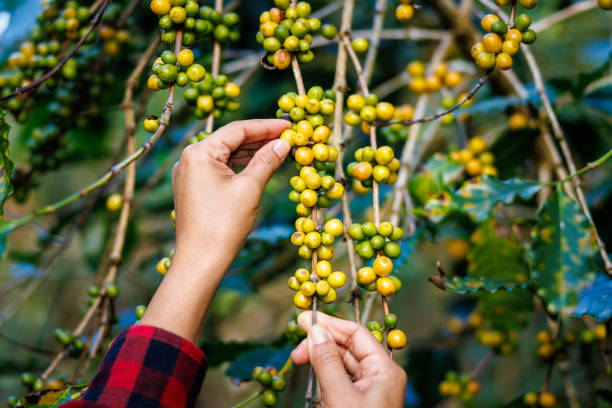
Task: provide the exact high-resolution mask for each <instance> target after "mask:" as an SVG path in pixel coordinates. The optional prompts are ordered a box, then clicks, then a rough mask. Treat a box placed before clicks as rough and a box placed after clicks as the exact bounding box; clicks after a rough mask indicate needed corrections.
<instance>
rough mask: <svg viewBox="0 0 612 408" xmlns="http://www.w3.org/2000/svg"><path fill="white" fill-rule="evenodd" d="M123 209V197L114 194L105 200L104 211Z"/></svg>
mask: <svg viewBox="0 0 612 408" xmlns="http://www.w3.org/2000/svg"><path fill="white" fill-rule="evenodd" d="M121 207H123V196H122V195H121V194H118V193H115V194H111V195H110V196H108V198H107V199H106V209H107V210H108V211H113V212H115V211H119V210H120V209H121Z"/></svg>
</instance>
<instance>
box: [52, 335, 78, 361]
mask: <svg viewBox="0 0 612 408" xmlns="http://www.w3.org/2000/svg"><path fill="white" fill-rule="evenodd" d="M53 337H55V341H57V342H58V343H59V344H60V345H61V346H62V347H64V349H66V351H67V352H68V355H69V356H70V357H78V356H79V355H80V354H81V351H83V348H85V343H84V342H83V340H81V339H79V338H74V336H73V335H72V333H71V332H70V330H67V329H61V328H57V329H55V330H54V331H53Z"/></svg>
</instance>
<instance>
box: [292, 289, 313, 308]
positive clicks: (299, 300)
mask: <svg viewBox="0 0 612 408" xmlns="http://www.w3.org/2000/svg"><path fill="white" fill-rule="evenodd" d="M293 304H294V305H295V306H296V307H298V308H300V309H308V308H309V307H310V305H311V304H312V298H311V297H308V296H306V295H304V293H302V291H298V292H296V293H295V295H294V296H293Z"/></svg>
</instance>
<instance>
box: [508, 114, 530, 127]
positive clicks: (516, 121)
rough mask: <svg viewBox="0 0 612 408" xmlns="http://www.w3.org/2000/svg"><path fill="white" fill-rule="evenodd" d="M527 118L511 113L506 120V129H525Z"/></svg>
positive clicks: (523, 115)
mask: <svg viewBox="0 0 612 408" xmlns="http://www.w3.org/2000/svg"><path fill="white" fill-rule="evenodd" d="M527 124H528V120H527V116H525V114H523V113H521V112H517V113H513V114H512V116H510V118H509V119H508V127H509V128H510V129H511V130H518V129H522V128H524V127H527Z"/></svg>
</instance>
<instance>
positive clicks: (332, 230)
mask: <svg viewBox="0 0 612 408" xmlns="http://www.w3.org/2000/svg"><path fill="white" fill-rule="evenodd" d="M324 230H325V232H326V233H328V234H331V235H333V236H334V237H339V236H340V235H342V234H343V233H344V224H342V221H340V220H339V219H338V218H332V219H331V220H329V221H327V222H326V223H325V227H324Z"/></svg>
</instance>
